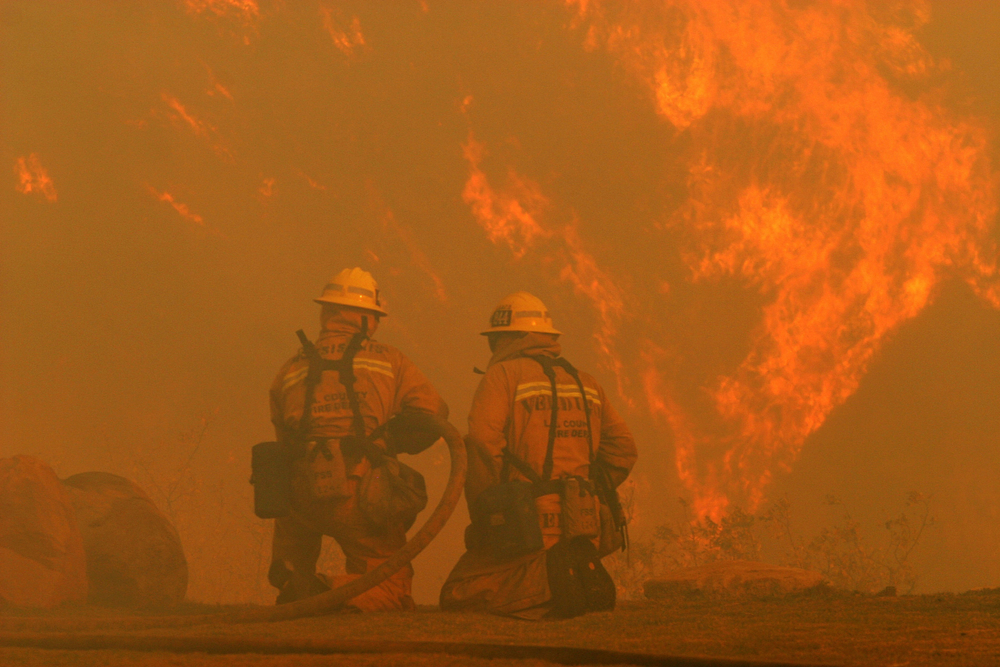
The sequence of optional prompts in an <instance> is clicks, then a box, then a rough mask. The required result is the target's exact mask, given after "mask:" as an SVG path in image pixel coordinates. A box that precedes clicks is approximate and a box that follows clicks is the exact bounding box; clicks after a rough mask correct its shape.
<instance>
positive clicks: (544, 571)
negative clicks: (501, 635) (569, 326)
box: [440, 292, 637, 619]
mask: <svg viewBox="0 0 1000 667" xmlns="http://www.w3.org/2000/svg"><path fill="white" fill-rule="evenodd" d="M482 334H483V335H485V336H486V337H487V339H488V341H489V346H490V351H491V352H492V354H493V356H492V358H491V359H490V362H489V365H488V367H487V370H486V372H485V374H484V376H483V378H482V381H481V382H480V384H479V388H478V389H477V390H476V394H475V397H474V398H473V402H472V408H471V410H470V412H469V433H468V436H467V437H466V445H467V447H468V452H469V472H468V477H467V479H466V486H465V495H466V500H467V502H468V504H469V514H470V517H471V519H472V522H471V524H470V526H469V527H468V528H467V529H466V533H465V542H466V553H465V554H463V555H462V557H461V558H460V559H459V561H458V563H457V564H456V565H455V567H454V569H453V570H452V572H451V574H450V575H449V577H448V579H447V581H446V582H445V584H444V587H443V588H442V590H441V599H440V603H441V608H442V609H451V610H479V611H489V612H493V613H498V614H505V615H513V616H518V617H521V618H527V619H539V618H543V617H550V618H551V617H558V618H567V617H571V616H576V615H579V614H581V613H584V612H586V611H596V610H606V609H610V608H613V606H614V601H615V586H614V584H613V582H612V581H611V578H610V576H609V575H608V573H607V571H606V570H605V569H604V567H603V566H602V565H601V557H603V556H605V555H607V554H609V553H611V552H612V551H613V550H615V549H616V548H618V547H622V548H624V542H623V539H624V538H625V527H624V523H625V518H624V516H622V513H621V506H620V505H619V504H618V497H617V492H616V491H615V489H616V488H617V487H618V486H619V485H620V484H621V483H622V482H623V481H624V480H625V479H626V478H627V477H628V475H629V473H630V471H631V470H632V466H633V465H634V464H635V461H636V457H637V453H636V447H635V441H634V440H633V439H632V435H631V433H630V432H629V429H628V427H627V426H626V425H625V422H624V421H622V419H621V417H619V416H618V414H617V413H616V412H615V410H614V408H612V407H611V404H610V402H609V401H608V397H607V395H606V394H605V393H604V390H603V389H602V388H601V386H600V385H599V384H598V383H597V381H596V380H594V378H593V377H592V376H591V375H589V374H587V373H584V372H582V371H577V370H576V369H575V368H574V367H573V366H572V365H571V364H570V363H569V362H567V361H566V360H564V359H562V358H561V357H560V351H561V350H560V345H559V342H558V338H559V335H560V332H559V331H557V330H556V329H555V328H553V325H552V319H551V317H550V316H549V312H548V309H547V308H546V307H545V305H544V304H543V303H542V302H541V300H539V299H538V298H536V297H534V296H532V295H531V294H528V293H526V292H517V293H515V294H511V295H510V296H508V297H507V298H506V299H504V300H503V301H502V302H501V303H500V304H499V305H498V306H497V307H496V309H495V310H494V311H493V315H492V317H491V318H490V326H489V328H488V329H486V330H485V331H483V332H482ZM554 399H555V400H554Z"/></svg>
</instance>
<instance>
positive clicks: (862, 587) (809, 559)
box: [605, 492, 934, 599]
mask: <svg viewBox="0 0 1000 667" xmlns="http://www.w3.org/2000/svg"><path fill="white" fill-rule="evenodd" d="M930 501H931V496H928V495H924V494H920V493H917V492H913V493H910V494H909V496H908V498H907V499H906V501H905V503H904V506H903V509H902V510H901V511H900V513H899V514H898V515H897V516H895V517H894V518H890V519H887V520H886V521H885V522H883V524H882V526H881V530H880V531H878V532H877V534H875V535H874V536H873V535H872V534H871V531H866V530H864V529H863V527H862V525H861V523H860V522H859V521H858V520H857V519H855V518H854V517H853V516H852V515H851V514H850V512H849V511H847V510H846V509H844V511H843V513H842V515H841V517H840V518H839V520H837V521H836V522H835V523H833V524H832V525H830V526H826V527H823V528H822V529H820V530H819V531H818V532H817V533H816V534H815V535H813V536H812V537H810V538H809V539H802V538H801V537H799V536H798V535H797V534H796V533H795V531H793V529H792V518H791V508H790V504H789V502H788V500H787V498H781V499H778V500H775V501H773V502H771V503H770V504H769V505H768V506H766V507H765V508H764V509H763V510H762V511H760V512H758V513H755V514H751V513H749V512H746V511H744V510H743V509H742V508H739V507H735V508H733V509H732V511H730V513H729V514H728V515H726V516H725V517H723V518H722V519H721V520H719V521H718V522H716V521H713V520H712V519H710V518H708V517H694V516H692V515H691V508H690V505H689V504H688V503H687V502H686V501H685V500H683V499H680V504H681V507H682V509H683V513H684V514H683V518H682V519H681V520H679V521H677V522H675V523H674V524H672V525H661V526H658V527H657V528H656V530H655V532H654V533H653V536H652V537H651V538H650V539H647V540H643V541H641V542H633V544H632V548H631V554H629V556H628V557H622V556H620V555H614V556H612V557H609V558H608V559H606V561H605V562H606V563H607V564H608V565H609V567H608V570H609V572H611V574H612V576H613V577H614V579H615V581H616V582H617V584H618V587H619V594H620V595H621V597H622V598H623V599H636V598H640V597H642V583H643V582H644V581H645V580H647V579H651V578H656V577H657V576H658V575H660V574H662V573H663V572H665V571H667V570H671V569H679V568H686V567H694V566H698V565H705V564H707V563H711V562H715V561H725V560H755V561H765V562H772V563H773V564H775V565H785V566H791V567H800V568H803V569H807V570H812V571H815V572H819V573H820V574H823V575H824V576H826V577H827V578H828V579H829V580H830V581H831V582H832V583H833V584H834V586H836V587H838V588H842V589H846V590H850V591H858V592H862V593H875V592H877V591H880V590H882V589H884V588H885V587H887V586H893V587H895V588H897V589H899V590H900V591H902V592H904V593H909V592H912V591H913V589H914V588H915V586H916V584H917V576H918V575H917V572H916V570H915V569H914V567H913V564H912V562H911V561H910V556H911V555H912V554H913V551H914V549H916V547H917V545H918V544H919V542H920V539H921V538H922V537H923V535H924V533H925V530H926V529H927V528H928V527H930V526H932V525H934V518H933V517H932V516H931V514H930ZM826 503H827V504H828V505H830V506H834V507H843V505H842V503H841V502H840V501H839V500H838V499H836V498H834V497H832V496H828V497H827V499H826Z"/></svg>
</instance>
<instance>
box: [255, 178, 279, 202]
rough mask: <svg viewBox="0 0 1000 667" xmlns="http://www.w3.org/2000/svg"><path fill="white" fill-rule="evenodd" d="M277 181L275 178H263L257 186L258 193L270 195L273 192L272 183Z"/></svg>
mask: <svg viewBox="0 0 1000 667" xmlns="http://www.w3.org/2000/svg"><path fill="white" fill-rule="evenodd" d="M277 182H278V181H277V179H276V178H273V177H272V178H265V179H264V182H263V183H262V184H261V186H260V187H259V188H257V192H259V193H260V196H261V197H270V196H272V195H273V194H274V184H275V183H277Z"/></svg>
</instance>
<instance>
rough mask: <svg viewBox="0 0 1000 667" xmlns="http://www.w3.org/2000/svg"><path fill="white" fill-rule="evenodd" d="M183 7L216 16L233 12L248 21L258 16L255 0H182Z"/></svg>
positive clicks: (191, 11)
mask: <svg viewBox="0 0 1000 667" xmlns="http://www.w3.org/2000/svg"><path fill="white" fill-rule="evenodd" d="M184 7H185V8H186V9H187V11H188V12H189V13H191V14H204V13H206V12H207V13H211V14H215V15H216V16H226V15H228V14H235V15H236V16H238V17H240V18H241V19H242V20H244V21H246V22H249V21H251V20H253V19H255V18H257V17H258V16H260V7H259V6H258V5H257V2H256V0H184Z"/></svg>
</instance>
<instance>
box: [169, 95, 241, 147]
mask: <svg viewBox="0 0 1000 667" xmlns="http://www.w3.org/2000/svg"><path fill="white" fill-rule="evenodd" d="M160 97H161V99H162V100H163V101H164V103H166V105H167V108H168V109H169V111H167V116H168V117H169V118H170V120H171V121H173V123H174V124H175V125H179V126H181V127H188V128H190V129H191V131H192V132H193V133H194V135H195V136H196V137H198V138H199V139H202V140H204V141H205V143H207V144H208V145H209V146H210V147H211V149H212V150H213V151H214V152H215V154H216V155H218V156H219V157H222V158H224V159H227V160H231V159H232V154H231V153H230V152H229V150H228V149H227V148H226V147H225V146H223V145H222V144H220V143H219V142H218V141H217V140H216V135H217V128H216V127H215V126H214V125H212V124H211V123H209V122H207V121H204V120H200V119H199V118H198V117H196V116H195V115H194V114H192V113H191V112H189V111H188V110H187V108H186V107H185V106H184V105H183V104H181V102H180V100H178V99H177V98H176V97H174V96H172V95H170V94H169V93H166V92H163V93H160ZM153 113H154V114H155V113H156V110H155V109H154V110H153Z"/></svg>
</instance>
